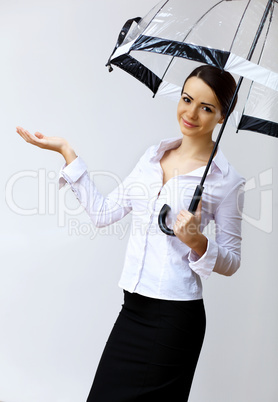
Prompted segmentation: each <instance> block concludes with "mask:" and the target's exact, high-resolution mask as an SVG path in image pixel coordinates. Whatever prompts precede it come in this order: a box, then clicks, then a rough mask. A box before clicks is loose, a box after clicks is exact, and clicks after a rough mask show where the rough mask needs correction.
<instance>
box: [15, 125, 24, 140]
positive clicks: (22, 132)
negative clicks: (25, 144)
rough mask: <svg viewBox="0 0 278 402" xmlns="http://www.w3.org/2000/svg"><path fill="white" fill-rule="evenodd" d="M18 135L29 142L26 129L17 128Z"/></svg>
mask: <svg viewBox="0 0 278 402" xmlns="http://www.w3.org/2000/svg"><path fill="white" fill-rule="evenodd" d="M16 131H17V133H18V134H19V135H20V136H21V137H22V138H23V139H24V140H25V141H27V136H26V134H25V132H24V129H23V128H22V127H17V130H16Z"/></svg>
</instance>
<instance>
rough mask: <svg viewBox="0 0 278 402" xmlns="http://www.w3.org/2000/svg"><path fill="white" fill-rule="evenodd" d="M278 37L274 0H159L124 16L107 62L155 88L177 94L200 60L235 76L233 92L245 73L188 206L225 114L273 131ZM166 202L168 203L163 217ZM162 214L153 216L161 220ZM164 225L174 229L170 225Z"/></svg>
mask: <svg viewBox="0 0 278 402" xmlns="http://www.w3.org/2000/svg"><path fill="white" fill-rule="evenodd" d="M277 39H278V0H222V1H217V0H206V1H203V0H194V2H192V1H189V0H183V1H180V0H167V1H165V0H164V1H161V2H160V3H158V4H157V5H156V6H155V7H154V8H153V9H152V10H151V11H150V12H149V13H148V14H147V16H146V17H144V18H136V19H131V20H129V21H128V22H127V23H126V24H125V25H124V27H123V29H122V31H121V33H120V35H119V38H118V42H117V44H116V47H115V49H114V51H113V53H112V55H111V56H110V58H109V61H108V63H107V65H109V66H110V71H112V67H111V65H115V66H118V67H120V68H122V69H123V70H125V71H126V72H128V73H129V74H131V75H132V76H134V77H135V78H137V79H138V80H140V81H141V82H142V83H144V84H145V85H146V86H147V87H148V88H149V89H150V90H151V91H152V92H153V95H154V96H155V95H164V96H168V97H171V98H173V99H177V100H178V99H179V98H180V93H181V89H182V85H183V83H184V80H185V78H186V77H187V76H188V75H189V74H190V72H191V71H192V70H193V69H194V68H195V67H198V65H200V64H204V63H205V64H209V65H213V66H215V67H218V68H219V69H221V70H226V71H228V72H230V73H231V74H233V75H234V76H235V78H238V85H237V89H236V93H235V97H236V95H237V93H238V92H239V89H240V87H241V85H242V81H243V78H246V79H247V80H246V82H245V91H244V92H242V93H241V96H240V98H239V102H238V104H237V106H236V109H235V111H234V112H233V114H232V116H229V114H230V111H229V112H228V114H227V116H226V119H225V121H224V123H223V125H222V128H221V130H220V133H219V135H218V138H217V140H216V144H215V148H214V150H213V152H212V155H211V158H210V161H209V163H208V167H207V170H206V171H205V173H204V176H203V179H202V181H201V183H200V186H199V188H198V189H196V194H195V202H193V203H192V205H191V206H190V207H189V210H190V211H191V212H193V213H194V211H195V210H196V208H197V205H198V200H199V199H200V196H201V194H202V189H203V184H204V181H205V178H206V175H207V172H208V169H209V166H210V164H211V162H212V159H213V156H214V154H215V152H216V149H217V146H218V144H219V141H220V138H221V136H222V133H223V130H224V128H225V125H226V123H227V120H228V118H229V119H230V120H231V121H232V122H233V124H234V125H235V126H236V128H237V130H249V131H254V132H258V133H262V134H267V135H271V136H274V137H278V108H277V105H278V52H277V50H276V41H277ZM246 89H247V90H246ZM235 97H234V99H235ZM232 103H233V101H232ZM231 109H232V104H231V107H230V110H231ZM193 204H194V205H193ZM167 209H169V207H168V206H167V205H166V206H165V210H164V211H163V213H164V217H165V212H167ZM164 221H165V219H164V218H163V219H162V220H160V222H159V223H160V225H161V226H162V227H163V226H164ZM163 231H164V230H163ZM165 233H167V234H171V235H173V231H171V230H170V231H169V230H168V228H165Z"/></svg>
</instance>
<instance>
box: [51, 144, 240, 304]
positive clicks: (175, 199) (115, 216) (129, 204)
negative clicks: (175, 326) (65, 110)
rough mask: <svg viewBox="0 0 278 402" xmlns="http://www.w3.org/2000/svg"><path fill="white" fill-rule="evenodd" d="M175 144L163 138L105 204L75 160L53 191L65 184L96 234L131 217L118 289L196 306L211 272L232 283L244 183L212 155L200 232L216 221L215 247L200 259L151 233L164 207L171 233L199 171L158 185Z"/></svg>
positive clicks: (211, 243)
mask: <svg viewBox="0 0 278 402" xmlns="http://www.w3.org/2000/svg"><path fill="white" fill-rule="evenodd" d="M181 141H182V139H181V138H169V139H165V140H163V141H161V142H160V144H159V145H155V146H151V147H150V148H148V149H147V151H146V152H145V153H144V155H143V156H142V157H141V158H140V160H139V162H138V163H137V164H136V166H135V168H134V169H133V170H132V172H131V173H130V174H129V176H128V177H126V179H125V180H124V181H123V182H122V183H121V184H120V185H119V186H118V187H117V188H115V190H113V191H112V192H111V193H110V194H108V195H107V196H106V197H104V196H103V195H102V194H100V193H99V191H98V190H97V188H96V186H95V184H94V183H93V181H92V180H91V179H90V178H89V174H88V172H87V168H86V165H85V163H84V162H83V160H82V159H81V158H80V157H77V158H76V159H75V160H74V161H73V162H71V163H70V164H69V165H67V166H64V167H63V168H62V169H61V172H60V178H59V184H60V188H61V187H62V186H63V185H64V184H65V183H66V182H67V183H68V184H69V185H70V186H71V188H72V190H73V191H74V193H75V195H76V197H77V199H78V200H79V202H80V203H81V205H82V206H84V208H85V209H86V211H87V213H88V215H89V216H90V218H91V220H92V222H93V223H94V225H95V226H96V227H104V226H107V225H111V224H113V223H114V222H116V221H119V220H120V219H122V218H123V217H124V216H125V215H126V214H128V213H129V212H131V211H132V223H131V229H130V237H129V241H128V246H127V250H126V255H125V261H124V267H123V271H122V275H121V278H120V282H119V286H120V287H122V288H123V289H125V290H127V291H129V292H131V293H132V292H136V293H139V294H141V295H144V296H148V297H154V298H159V299H166V300H196V299H201V298H202V283H201V279H200V277H202V278H208V277H209V275H210V274H211V273H212V271H215V272H217V273H219V274H222V275H227V276H228V275H232V274H233V273H235V272H236V271H237V269H238V268H239V266H240V256H241V240H242V238H241V221H242V210H243V203H244V185H245V179H244V178H243V177H241V176H240V175H239V174H238V173H237V172H236V171H235V169H234V168H233V167H232V166H231V165H230V164H229V163H228V161H227V159H226V158H225V156H224V155H223V153H222V151H221V150H220V149H219V147H218V150H217V153H216V155H215V157H214V159H213V162H212V164H211V167H210V169H209V172H208V175H207V178H206V181H205V184H204V187H205V189H204V192H203V196H202V221H201V231H203V230H204V228H205V227H206V226H207V225H208V223H209V222H210V221H211V220H214V221H215V240H214V239H211V238H208V245H207V250H206V252H205V254H204V255H203V256H202V257H199V256H198V254H196V253H195V252H194V251H193V250H191V249H190V248H189V247H188V246H187V245H186V244H184V243H183V242H182V241H181V240H179V239H178V238H177V237H174V236H168V235H165V234H164V233H163V232H162V231H161V230H160V228H159V226H158V215H159V212H160V210H161V208H162V206H163V205H164V204H168V205H169V206H170V207H171V211H170V212H169V213H168V215H167V218H166V224H167V226H168V227H170V228H172V227H173V224H174V222H175V220H176V217H177V215H178V214H179V212H180V210H182V209H188V207H189V204H190V201H191V199H192V196H193V193H194V191H195V188H196V185H197V184H199V182H200V179H201V177H202V175H203V173H204V170H205V166H203V167H200V168H198V169H196V170H194V171H192V172H190V173H187V174H183V175H178V176H175V177H173V178H171V179H170V180H169V181H168V182H167V183H166V184H165V185H163V171H162V168H161V165H160V159H161V158H162V156H163V154H164V152H165V151H166V150H168V149H173V148H177V147H178V146H179V145H180V144H181Z"/></svg>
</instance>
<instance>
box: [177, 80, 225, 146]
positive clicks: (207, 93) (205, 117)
mask: <svg viewBox="0 0 278 402" xmlns="http://www.w3.org/2000/svg"><path fill="white" fill-rule="evenodd" d="M177 117H178V122H179V125H180V128H181V132H182V134H183V135H186V136H194V137H199V138H200V137H203V138H204V139H209V138H210V139H211V136H212V132H213V130H214V128H215V126H216V125H217V124H218V123H219V124H222V123H223V120H224V118H223V116H222V115H221V106H220V104H219V101H218V99H217V97H216V95H215V93H214V92H213V90H212V89H211V88H210V87H209V86H208V85H207V84H206V83H205V82H204V81H203V80H202V79H200V78H197V77H191V78H189V80H188V81H187V82H186V83H185V86H184V88H183V94H182V96H181V99H180V101H179V104H178V110H177Z"/></svg>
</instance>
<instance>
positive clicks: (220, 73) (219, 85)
mask: <svg viewBox="0 0 278 402" xmlns="http://www.w3.org/2000/svg"><path fill="white" fill-rule="evenodd" d="M192 77H197V78H200V79H201V80H203V81H204V82H205V83H206V84H207V85H208V86H209V87H210V88H211V89H212V90H213V92H214V93H215V95H216V97H217V99H218V102H219V103H220V106H221V114H222V116H223V117H225V116H226V114H227V112H228V109H229V106H230V103H231V101H232V98H233V95H234V92H235V89H236V82H235V79H234V77H233V76H232V75H231V74H230V73H228V72H227V71H224V70H220V69H219V68H217V67H214V66H210V65H203V66H200V67H197V68H195V70H193V71H192V73H191V74H190V75H189V76H188V77H187V78H186V80H185V82H184V85H185V84H186V82H187V81H188V80H189V78H192ZM184 85H183V87H184ZM236 102H237V97H236V100H235V102H234V105H233V108H232V111H233V110H234V107H235V105H236Z"/></svg>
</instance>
